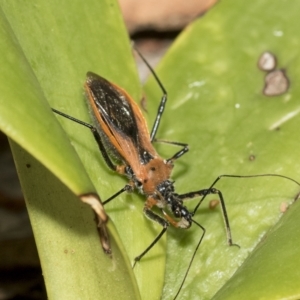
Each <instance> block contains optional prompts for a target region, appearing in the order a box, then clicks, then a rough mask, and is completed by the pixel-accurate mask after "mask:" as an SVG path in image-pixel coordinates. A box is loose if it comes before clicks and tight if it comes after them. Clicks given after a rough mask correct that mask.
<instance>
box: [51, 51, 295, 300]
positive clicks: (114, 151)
mask: <svg viewBox="0 0 300 300" xmlns="http://www.w3.org/2000/svg"><path fill="white" fill-rule="evenodd" d="M137 52H138V51H137ZM138 54H139V55H140V57H141V58H142V60H143V61H144V62H145V64H146V65H147V66H148V68H149V70H150V71H151V73H152V75H153V76H154V78H155V79H156V81H157V83H158V85H159V87H160V89H161V90H162V93H163V96H162V98H161V102H160V104H159V107H158V112H157V115H156V118H155V121H154V124H153V126H152V130H151V132H149V131H148V128H147V124H146V121H145V119H144V117H143V115H142V113H141V110H140V108H139V107H138V105H137V104H136V103H135V102H134V100H133V99H132V98H131V97H130V96H129V95H128V93H127V92H126V91H125V90H123V89H122V88H120V87H119V86H117V85H116V84H113V83H111V82H109V81H107V80H106V79H104V78H102V77H101V76H98V75H96V74H94V73H92V72H88V73H87V79H86V82H85V86H84V87H85V91H86V94H87V99H88V103H89V106H90V108H91V111H92V116H93V119H94V121H95V126H94V125H90V124H88V123H85V122H83V121H80V120H78V119H75V118H73V117H71V116H69V115H66V114H65V113H62V112H60V111H57V110H56V109H52V110H53V111H54V112H55V113H57V114H59V115H61V116H63V117H65V118H68V119H70V120H72V121H75V122H77V123H79V124H81V125H83V126H85V127H87V128H89V129H90V130H91V132H92V134H93V135H94V138H95V140H96V142H97V144H98V146H99V149H100V151H101V153H102V156H103V158H104V160H105V162H106V164H107V166H108V167H109V168H110V169H111V170H113V171H116V172H117V173H119V174H121V175H125V176H126V177H127V178H128V180H129V183H128V184H126V185H125V186H124V187H123V188H122V189H121V190H119V191H118V192H117V193H115V194H114V195H112V196H111V197H110V198H108V199H107V200H106V201H104V202H103V204H104V205H106V204H107V203H109V202H110V201H111V200H113V199H115V198H116V197H117V196H118V195H120V194H121V193H123V192H126V191H127V192H131V191H133V190H134V189H137V190H138V191H139V192H140V193H142V194H144V195H145V197H146V202H145V205H144V210H143V211H144V214H145V215H146V216H147V217H148V218H149V219H150V220H152V221H154V222H157V223H158V224H160V225H161V226H162V230H161V232H160V233H159V234H158V235H157V237H156V238H155V239H154V241H153V242H152V243H151V244H150V245H149V246H148V247H147V248H146V249H145V250H144V251H143V252H142V253H141V254H140V255H139V256H137V257H136V258H135V259H134V260H135V262H134V265H135V264H136V262H137V261H139V260H140V259H141V258H142V257H143V256H144V255H145V254H146V253H147V252H148V251H149V250H150V249H151V248H152V247H153V246H154V245H155V244H156V243H157V242H158V241H159V239H160V238H161V237H162V236H163V235H164V233H165V232H166V231H167V228H168V227H169V225H170V224H171V225H173V226H174V227H176V228H183V229H187V228H189V227H191V225H192V224H195V225H196V226H198V227H199V228H200V229H202V234H201V236H200V239H199V241H198V243H197V246H196V248H195V250H194V252H193V255H192V257H191V259H190V263H189V265H188V268H187V270H186V273H185V275H184V276H183V280H182V282H181V285H180V287H179V289H178V291H177V293H176V295H175V296H174V299H176V298H177V297H178V295H179V293H180V291H181V289H182V287H183V285H184V282H185V280H186V277H187V275H188V273H189V270H190V268H191V265H192V263H193V261H194V258H195V255H196V253H197V250H198V248H199V246H200V244H201V242H202V240H203V237H204V235H205V228H204V227H203V226H202V225H201V224H199V223H198V222H197V221H195V220H194V218H193V217H194V215H195V214H196V212H197V210H198V208H199V207H200V205H201V203H202V202H203V200H204V199H205V197H206V196H207V195H209V194H216V195H218V197H219V200H220V204H221V209H222V214H223V219H224V223H225V229H226V233H227V242H228V244H229V245H230V246H232V245H235V244H234V243H233V241H232V235H231V229H230V224H229V219H228V214H227V210H226V206H225V201H224V198H223V195H222V193H221V191H219V190H218V189H216V188H214V186H215V185H216V183H217V182H218V181H219V180H220V179H221V178H223V177H235V178H251V177H259V176H277V177H281V178H285V179H288V180H291V181H293V182H295V183H296V184H298V185H300V184H299V183H298V182H296V181H295V180H293V179H291V178H289V177H286V176H283V175H278V174H262V175H249V176H239V175H221V176H219V177H218V178H217V179H216V180H215V181H214V182H213V183H212V184H211V186H210V187H209V188H207V189H201V190H197V191H193V192H188V193H185V194H177V193H176V192H175V187H174V182H173V181H172V180H171V178H170V176H171V172H172V169H173V165H174V162H175V161H176V160H177V159H179V158H180V157H181V156H183V155H184V154H185V153H187V152H188V150H189V148H188V144H185V143H180V142H170V141H165V140H158V139H156V133H157V131H158V128H159V125H160V121H161V117H162V115H163V112H164V109H165V106H166V102H167V92H166V90H165V88H164V86H163V85H162V83H161V81H160V80H159V78H158V76H157V75H156V73H155V72H154V70H153V69H152V68H151V66H150V65H149V64H148V62H147V61H146V60H145V59H144V57H143V56H142V55H141V54H140V53H139V52H138ZM153 142H162V143H167V144H172V145H175V146H179V147H181V149H180V150H179V151H177V152H176V153H175V154H174V155H173V156H172V157H170V158H168V159H163V158H161V157H160V156H159V155H158V153H157V152H156V150H155V149H154V147H153ZM196 197H201V198H200V200H199V202H198V204H197V205H196V207H195V208H194V210H193V211H189V210H188V209H187V208H186V206H184V204H183V203H184V201H185V200H186V199H192V198H196ZM154 206H156V207H158V208H159V209H160V211H161V215H159V214H157V213H155V212H154V211H153V210H152V208H153V207H154ZM168 212H170V213H172V214H173V216H171V215H170V214H169V213H168Z"/></svg>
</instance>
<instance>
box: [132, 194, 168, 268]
mask: <svg viewBox="0 0 300 300" xmlns="http://www.w3.org/2000/svg"><path fill="white" fill-rule="evenodd" d="M155 203H156V200H155V199H153V198H150V199H147V201H146V203H145V206H144V214H145V216H146V217H147V218H149V219H150V220H152V221H154V222H157V223H158V224H160V225H161V226H162V227H163V229H162V231H161V232H160V233H159V235H158V236H157V237H156V238H155V239H154V241H153V242H152V243H151V244H150V245H149V246H148V247H147V248H146V249H145V250H144V251H143V252H142V253H141V254H140V255H138V256H137V257H135V258H134V264H133V268H134V267H135V265H136V263H137V262H138V261H140V260H141V258H142V257H143V256H144V255H145V254H146V253H147V252H148V251H149V250H150V249H151V248H152V247H153V246H154V245H155V244H156V243H157V242H158V241H159V240H160V238H161V237H162V236H163V235H164V233H165V232H166V231H167V229H168V227H169V222H168V221H166V220H165V219H164V218H162V217H161V216H159V215H157V214H156V213H154V212H153V211H152V210H151V208H152V207H153V206H154V205H155Z"/></svg>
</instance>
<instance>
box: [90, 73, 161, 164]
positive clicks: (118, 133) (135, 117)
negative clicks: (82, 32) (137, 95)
mask: <svg viewBox="0 0 300 300" xmlns="http://www.w3.org/2000/svg"><path fill="white" fill-rule="evenodd" d="M85 88H86V92H87V94H88V99H89V102H90V105H91V107H92V110H93V112H94V115H95V117H96V120H97V121H98V122H99V124H100V129H101V130H102V131H103V132H104V133H105V135H106V136H107V138H108V140H109V142H110V143H111V144H112V146H113V147H114V148H115V149H116V151H117V152H118V154H119V155H120V156H121V158H122V159H123V160H124V161H126V162H127V163H128V164H129V165H130V166H134V165H136V164H137V163H139V162H140V159H141V157H142V156H143V155H142V154H143V153H144V152H145V151H146V152H147V153H150V155H151V156H155V155H156V152H155V150H154V148H153V146H152V144H151V143H150V138H149V137H150V134H149V131H148V128H147V124H146V121H145V119H144V117H143V115H142V113H141V111H140V109H139V107H138V105H137V104H136V103H135V102H134V101H133V100H132V99H131V97H130V96H129V95H128V93H127V92H126V91H124V90H123V89H121V88H120V87H118V86H117V85H115V84H113V83H110V82H109V81H107V80H106V79H104V78H102V77H100V76H98V75H96V74H94V73H91V72H89V73H88V74H87V81H86V84H85Z"/></svg>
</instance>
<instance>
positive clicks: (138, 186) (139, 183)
mask: <svg viewBox="0 0 300 300" xmlns="http://www.w3.org/2000/svg"><path fill="white" fill-rule="evenodd" d="M135 185H136V187H137V188H140V187H142V185H143V184H142V182H141V181H139V180H136V182H135Z"/></svg>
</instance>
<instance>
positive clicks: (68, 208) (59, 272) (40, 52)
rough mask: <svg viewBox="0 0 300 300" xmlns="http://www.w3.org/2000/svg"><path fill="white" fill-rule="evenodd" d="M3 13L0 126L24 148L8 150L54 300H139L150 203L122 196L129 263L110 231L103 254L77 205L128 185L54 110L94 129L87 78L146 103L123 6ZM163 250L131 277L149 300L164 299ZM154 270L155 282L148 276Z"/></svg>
mask: <svg viewBox="0 0 300 300" xmlns="http://www.w3.org/2000/svg"><path fill="white" fill-rule="evenodd" d="M0 4H1V21H0V22H1V29H0V30H1V32H0V33H1V47H0V51H1V58H0V61H1V69H2V71H1V75H0V78H1V80H0V91H1V93H0V94H1V97H0V107H1V110H0V127H1V130H3V132H5V133H6V134H7V135H8V136H9V137H10V138H11V139H12V140H13V141H14V142H15V143H16V144H18V145H19V146H21V147H22V148H20V147H19V146H17V145H16V144H15V143H13V142H12V143H11V145H12V149H13V152H14V157H15V159H16V164H17V167H18V171H19V174H20V179H21V183H22V187H23V191H24V194H25V197H26V202H27V206H28V210H29V215H30V219H31V222H32V225H33V230H34V234H35V239H36V241H37V245H38V251H39V255H40V259H41V263H42V266H43V273H44V276H45V281H46V287H47V292H48V297H49V299H56V298H61V299H78V298H82V299H85V298H93V299H94V298H97V297H99V295H103V298H107V299H108V298H110V299H116V298H118V299H119V297H120V295H122V299H139V293H138V291H137V287H136V283H135V280H134V278H133V275H132V274H133V273H132V270H131V266H130V263H131V262H132V261H133V258H134V257H135V256H136V255H138V254H140V253H141V252H142V251H143V250H144V249H145V248H146V247H147V246H148V245H149V244H150V242H151V241H152V240H153V239H154V237H155V236H156V234H157V232H158V231H159V230H160V228H159V226H158V225H157V226H156V225H150V226H149V223H151V222H149V221H148V220H145V218H144V217H143V215H142V207H143V201H141V199H138V197H137V196H136V195H135V194H133V195H123V196H120V197H118V198H117V199H116V200H115V201H113V202H112V203H110V204H109V207H108V208H107V212H108V214H109V216H110V219H111V220H113V221H115V222H116V225H117V226H116V228H117V230H118V233H119V234H120V237H121V240H122V241H123V242H124V244H125V247H126V253H127V255H126V253H124V250H123V248H122V245H121V242H120V238H119V237H118V235H117V232H116V229H115V228H114V226H113V223H112V222H109V223H108V227H109V231H110V237H111V242H112V250H113V254H112V259H109V257H108V256H107V255H105V254H103V251H102V249H101V246H100V243H99V240H98V236H97V233H96V226H95V224H94V223H93V217H92V214H91V211H90V210H89V209H88V208H85V206H83V205H82V203H81V202H80V201H79V199H78V196H80V195H82V194H86V193H95V192H96V191H97V192H98V194H100V196H101V199H106V198H108V197H109V196H111V195H112V194H113V193H115V192H116V191H118V190H119V189H121V188H122V187H123V186H124V185H125V183H126V180H125V179H123V178H120V176H118V175H114V174H112V173H111V172H110V171H109V170H108V168H107V166H106V165H105V163H104V162H103V160H102V158H101V154H100V152H99V150H98V146H97V144H96V143H95V141H94V139H93V137H92V134H91V133H90V131H89V130H87V129H86V128H83V127H82V126H79V125H78V124H76V123H73V122H71V121H69V120H65V119H63V118H62V117H59V116H54V114H53V113H52V112H51V109H50V106H49V105H48V103H47V102H49V103H50V105H51V106H52V107H54V108H56V109H59V110H61V111H63V112H65V113H67V114H70V115H71V116H74V117H76V118H78V119H81V120H83V121H86V122H91V120H90V117H89V115H88V109H87V106H86V103H85V96H84V93H83V84H84V80H85V74H86V72H87V71H93V72H96V73H99V74H100V75H101V76H103V77H106V78H107V79H109V80H111V81H112V82H115V83H117V84H119V85H120V86H122V87H123V88H125V89H126V90H127V91H128V92H129V93H130V94H131V95H132V96H133V98H134V99H136V100H139V99H140V98H141V96H140V95H141V89H140V85H139V81H138V76H137V73H136V68H135V65H134V61H133V56H132V53H131V47H130V43H129V39H128V37H127V33H126V30H125V27H124V24H123V22H122V19H121V15H120V12H119V8H118V5H117V3H116V1H108V0H107V1H105V0H103V1H94V0H89V1H85V2H84V3H81V2H77V3H76V2H74V3H73V2H72V5H71V4H70V3H69V2H59V1H51V2H49V1H39V2H38V3H34V2H31V3H25V2H19V1H4V0H3V1H1V2H0ZM57 119H59V121H58V120H57ZM59 123H61V125H62V126H63V128H64V130H62V127H61V126H60V124H59ZM64 131H65V132H66V133H67V135H66V133H65V132H64ZM67 136H68V137H69V138H68V137H67ZM69 139H70V140H71V142H72V145H71V144H70V140H69ZM72 146H73V147H72ZM74 148H75V150H76V152H75V151H74ZM22 149H23V150H22ZM79 157H80V159H79ZM43 166H45V167H46V168H47V169H48V170H50V171H51V173H49V172H48V171H47V169H45V168H44V167H43ZM57 179H59V181H58V180H57ZM63 184H64V185H65V186H64V185H63ZM74 195H76V196H77V197H75V196H74ZM116 244H117V245H116ZM116 246H118V247H119V248H120V251H122V252H121V253H120V252H119V250H118V249H117V248H116ZM163 246H164V241H163V240H162V241H161V243H160V244H159V245H157V247H155V249H153V251H151V253H150V254H149V255H148V259H147V258H146V259H145V260H144V261H145V262H143V261H142V262H141V263H139V264H138V265H137V266H136V268H135V270H134V272H135V274H136V277H137V281H138V282H139V288H140V292H141V294H142V295H144V296H143V298H144V299H157V298H159V295H160V293H161V289H162V284H163V269H164V255H163V252H162V250H163V249H164V247H163ZM73 251H74V252H73ZM75 253H76V254H75ZM73 254H74V255H73ZM68 258H69V259H68ZM125 270H126V271H125ZM154 271H155V272H156V271H157V272H158V276H157V277H151V276H149V273H150V274H151V272H152V273H153V272H154ZM70 273H72V275H70ZM60 285H62V286H63V288H62V289H60V288H59V289H58V286H60ZM149 289H150V290H151V294H150V293H149V292H148V290H149ZM152 297H154V298H152Z"/></svg>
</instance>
